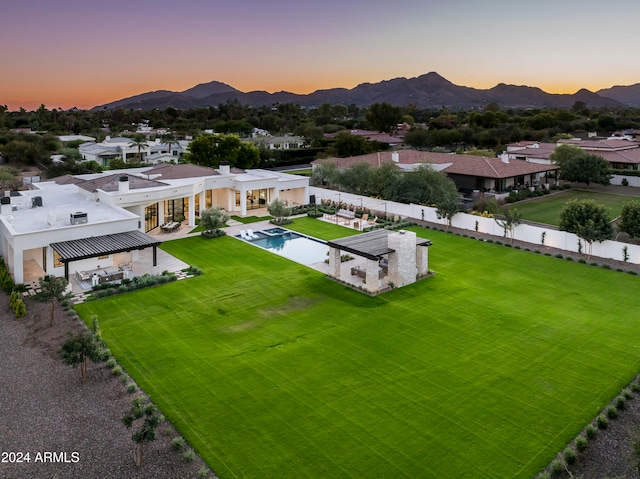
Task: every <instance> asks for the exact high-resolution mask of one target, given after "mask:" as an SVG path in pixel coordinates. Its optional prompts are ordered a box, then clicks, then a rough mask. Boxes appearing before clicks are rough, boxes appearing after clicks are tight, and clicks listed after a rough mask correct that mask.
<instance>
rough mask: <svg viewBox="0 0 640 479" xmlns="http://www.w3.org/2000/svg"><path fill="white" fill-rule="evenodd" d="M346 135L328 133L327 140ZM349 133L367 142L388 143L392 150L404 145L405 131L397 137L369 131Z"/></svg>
mask: <svg viewBox="0 0 640 479" xmlns="http://www.w3.org/2000/svg"><path fill="white" fill-rule="evenodd" d="M342 133H344V132H343V131H339V132H337V133H327V134H326V135H324V137H325V138H335V137H336V136H337V135H340V134H342ZM349 133H350V134H351V135H354V136H361V137H362V138H364V139H366V140H367V141H378V142H380V143H386V144H387V145H389V146H390V147H391V148H397V147H399V146H401V145H402V144H403V143H404V131H398V132H396V135H390V134H388V133H381V132H379V131H369V130H357V129H356V130H349Z"/></svg>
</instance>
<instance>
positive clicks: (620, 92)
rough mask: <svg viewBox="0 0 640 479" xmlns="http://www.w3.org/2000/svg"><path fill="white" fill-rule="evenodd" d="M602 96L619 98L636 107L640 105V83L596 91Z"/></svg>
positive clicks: (618, 99)
mask: <svg viewBox="0 0 640 479" xmlns="http://www.w3.org/2000/svg"><path fill="white" fill-rule="evenodd" d="M596 93H597V94H598V95H600V96H605V97H607V98H611V99H613V100H617V101H619V102H620V103H624V104H625V105H629V106H632V107H634V108H638V107H640V83H636V84H635V85H629V86H614V87H611V88H605V89H603V90H598V91H597V92H596Z"/></svg>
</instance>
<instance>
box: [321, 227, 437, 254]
mask: <svg viewBox="0 0 640 479" xmlns="http://www.w3.org/2000/svg"><path fill="white" fill-rule="evenodd" d="M392 233H397V232H396V231H392V230H386V229H379V230H373V231H370V232H368V233H362V234H359V235H355V236H348V237H346V238H339V239H337V240H333V241H327V245H328V246H329V247H330V248H337V249H339V250H342V251H347V252H349V253H353V254H355V255H358V256H363V257H365V258H367V259H372V260H378V259H380V258H381V257H382V256H384V255H386V254H389V253H393V252H394V251H395V250H394V249H391V248H389V241H388V239H387V237H388V236H389V235H390V234H392ZM431 245H432V243H431V241H429V240H428V239H424V238H418V237H416V246H431Z"/></svg>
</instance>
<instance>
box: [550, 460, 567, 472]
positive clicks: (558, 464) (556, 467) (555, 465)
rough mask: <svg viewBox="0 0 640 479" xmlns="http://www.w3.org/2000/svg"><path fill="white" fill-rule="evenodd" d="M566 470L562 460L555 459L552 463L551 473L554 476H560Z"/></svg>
mask: <svg viewBox="0 0 640 479" xmlns="http://www.w3.org/2000/svg"><path fill="white" fill-rule="evenodd" d="M563 470H564V466H563V465H562V461H561V460H560V459H554V460H553V461H551V472H552V473H553V474H560V473H561V472H562V471H563Z"/></svg>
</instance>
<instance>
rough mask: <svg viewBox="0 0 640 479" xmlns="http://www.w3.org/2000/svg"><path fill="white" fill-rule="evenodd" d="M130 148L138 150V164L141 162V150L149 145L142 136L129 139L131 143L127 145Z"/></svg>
mask: <svg viewBox="0 0 640 479" xmlns="http://www.w3.org/2000/svg"><path fill="white" fill-rule="evenodd" d="M128 146H129V147H130V148H136V147H137V148H138V162H139V163H141V162H142V151H141V150H142V148H147V147H148V146H149V144H148V143H147V141H146V139H145V137H144V136H142V135H137V136H134V137H133V138H131V143H129V145H128Z"/></svg>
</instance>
